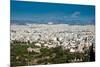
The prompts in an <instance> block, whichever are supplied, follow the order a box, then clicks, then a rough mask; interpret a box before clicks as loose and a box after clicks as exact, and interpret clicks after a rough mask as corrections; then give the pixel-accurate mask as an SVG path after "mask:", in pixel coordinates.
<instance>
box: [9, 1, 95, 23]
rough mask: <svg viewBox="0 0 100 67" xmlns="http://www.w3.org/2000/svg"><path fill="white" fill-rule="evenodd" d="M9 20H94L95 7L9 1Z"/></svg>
mask: <svg viewBox="0 0 100 67" xmlns="http://www.w3.org/2000/svg"><path fill="white" fill-rule="evenodd" d="M11 20H31V21H39V20H46V21H52V20H63V21H71V20H80V21H85V22H89V21H93V20H95V6H90V5H74V4H51V3H40V2H23V1H14V0H13V1H11Z"/></svg>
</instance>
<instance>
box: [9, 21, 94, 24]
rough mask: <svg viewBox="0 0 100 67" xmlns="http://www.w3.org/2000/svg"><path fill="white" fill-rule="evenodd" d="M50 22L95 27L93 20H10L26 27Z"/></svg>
mask: <svg viewBox="0 0 100 67" xmlns="http://www.w3.org/2000/svg"><path fill="white" fill-rule="evenodd" d="M49 22H52V24H69V25H95V20H91V21H88V22H87V21H81V20H69V21H68V20H49V21H47V20H41V21H29V20H27V21H26V20H10V23H11V24H18V25H26V24H27V23H29V24H32V23H34V24H48V23H49Z"/></svg>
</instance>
